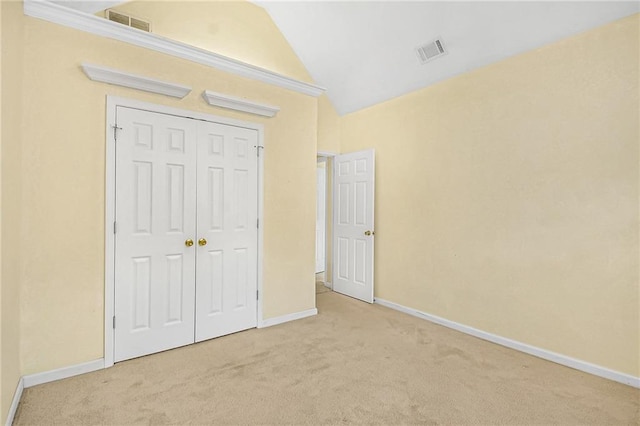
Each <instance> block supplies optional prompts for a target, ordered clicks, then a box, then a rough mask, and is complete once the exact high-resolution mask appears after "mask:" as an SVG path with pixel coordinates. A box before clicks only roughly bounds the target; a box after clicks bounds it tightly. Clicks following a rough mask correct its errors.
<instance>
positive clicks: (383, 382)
mask: <svg viewBox="0 0 640 426" xmlns="http://www.w3.org/2000/svg"><path fill="white" fill-rule="evenodd" d="M317 299H318V308H319V310H320V313H319V315H318V316H315V317H311V318H306V319H303V320H298V321H294V322H290V323H286V324H282V325H279V326H274V327H270V328H265V329H253V330H249V331H246V332H242V333H237V334H234V335H230V336H226V337H221V338H218V339H214V340H210V341H207V342H204V343H200V344H196V345H191V346H187V347H184V348H180V349H175V350H172V351H167V352H163V353H159V354H155V355H151V356H147V357H143V358H139V359H135V360H131V361H127V362H122V363H119V364H117V365H115V366H114V367H113V368H110V369H107V370H101V371H97V372H94V373H90V374H85V375H82V376H77V377H73V378H69V379H66V380H61V381H58V382H53V383H48V384H45V385H40V386H36V387H33V388H29V389H26V390H25V392H24V394H23V397H22V401H21V403H20V406H19V409H18V413H17V417H16V419H15V422H14V424H15V425H35V424H38V425H49V424H65V425H66V424H83V425H93V424H114V425H115V424H117V425H124V424H203V425H204V424H296V425H299V424H348V423H369V424H455V425H462V424H562V425H569V424H593V425H622V424H635V425H637V424H638V422H639V421H640V418H639V406H640V401H639V399H640V391H638V390H637V389H633V388H631V387H628V386H625V385H621V384H618V383H614V382H611V381H608V380H604V379H601V378H597V377H594V376H591V375H589V374H585V373H582V372H579V371H576V370H572V369H570V368H566V367H562V366H560V365H557V364H553V363H551V362H547V361H544V360H541V359H538V358H535V357H532V356H528V355H525V354H522V353H519V352H516V351H513V350H510V349H506V348H503V347H501V346H498V345H494V344H491V343H488V342H485V341H482V340H479V339H476V338H473V337H470V336H467V335H464V334H461V333H458V332H455V331H452V330H449V329H446V328H444V327H440V326H437V325H434V324H431V323H429V322H427V321H424V320H420V319H417V318H414V317H411V316H408V315H404V314H402V313H399V312H395V311H393V310H390V309H387V308H384V307H382V306H378V305H368V304H366V303H363V302H359V301H356V300H353V299H350V298H348V297H344V296H341V295H339V294H336V293H333V292H324V293H321V294H319V295H318V296H317Z"/></svg>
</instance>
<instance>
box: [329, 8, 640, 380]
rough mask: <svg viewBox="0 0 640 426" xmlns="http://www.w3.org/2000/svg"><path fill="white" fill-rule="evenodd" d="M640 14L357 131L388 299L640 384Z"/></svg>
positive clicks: (479, 74)
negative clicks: (371, 153)
mask: <svg viewBox="0 0 640 426" xmlns="http://www.w3.org/2000/svg"><path fill="white" fill-rule="evenodd" d="M638 24H639V17H638V15H635V16H632V17H629V18H626V19H623V20H621V21H618V22H615V23H612V24H610V25H606V26H604V27H601V28H598V29H595V30H592V31H589V32H587V33H585V34H582V35H579V36H576V37H572V38H569V39H566V40H563V41H560V42H557V43H554V44H551V45H549V46H546V47H543V48H540V49H537V50H535V51H531V52H528V53H525V54H522V55H519V56H516V57H513V58H510V59H507V60H505V61H502V62H499V63H496V64H494V65H491V66H488V67H485V68H482V69H480V70H477V71H474V72H471V73H468V74H464V75H462V76H459V77H456V78H453V79H450V80H447V81H445V82H442V83H440V84H437V85H435V86H432V87H430V88H427V89H424V90H421V91H418V92H415V93H412V94H409V95H406V96H403V97H400V98H398V99H395V100H391V101H388V102H385V103H383V104H380V105H377V106H374V107H371V108H368V109H366V110H363V111H361V112H357V113H354V114H351V115H348V116H346V117H343V118H342V135H341V144H342V151H343V152H348V151H355V150H359V149H364V148H371V147H372V148H375V149H376V162H377V163H376V185H377V187H376V211H375V215H376V267H375V276H376V284H375V285H376V290H375V292H376V297H380V298H383V299H388V300H390V301H393V302H396V303H400V304H402V305H405V306H409V307H412V308H415V309H418V310H421V311H424V312H428V313H430V314H434V315H438V316H441V317H444V318H447V319H449V320H453V321H457V322H459V323H462V324H466V325H469V326H472V327H475V328H478V329H481V330H485V331H488V332H491V333H495V334H497V335H500V336H504V337H508V338H511V339H515V340H518V341H521V342H525V343H528V344H531V345H534V346H537V347H540V348H544V349H547V350H551V351H554V352H558V353H561V354H564V355H567V356H570V357H574V358H577V359H581V360H584V361H588V362H591V363H594V364H597V365H600V366H604V367H608V368H610V369H613V370H617V371H620V372H623V373H628V374H631V375H634V376H638V375H640V365H639V359H640V358H639V353H638V351H639V347H640V341H639V337H638V324H639V317H638V309H639V298H638V292H639V284H638V283H639V277H638V259H639V249H638V235H639V232H638V231H639V230H638V218H639V215H638V191H639V187H638V186H639V185H638V169H639V162H638V147H639V138H640V135H639V130H638V102H639V99H638V90H639V88H638V75H639V74H638V72H639V70H638V64H639V57H638V55H639V45H638V44H639V37H638V36H639V34H638V26H639V25H638Z"/></svg>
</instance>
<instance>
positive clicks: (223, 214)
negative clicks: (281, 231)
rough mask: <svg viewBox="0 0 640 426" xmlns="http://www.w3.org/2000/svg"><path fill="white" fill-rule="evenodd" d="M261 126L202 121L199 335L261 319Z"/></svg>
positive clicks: (232, 330) (235, 328) (234, 329)
mask: <svg viewBox="0 0 640 426" xmlns="http://www.w3.org/2000/svg"><path fill="white" fill-rule="evenodd" d="M257 145H258V132H257V131H256V130H250V129H245V128H241V127H235V126H228V125H222V124H216V123H209V122H200V123H199V124H198V154H197V158H198V159H197V174H198V177H197V182H198V183H197V186H198V193H197V212H198V214H197V216H198V218H197V228H198V244H202V245H199V246H198V251H197V265H198V267H197V272H196V274H197V276H196V283H197V284H196V341H201V340H206V339H210V338H213V337H217V336H222V335H225V334H230V333H235V332H237V331H241V330H246V329H248V328H253V327H255V326H256V325H257V262H258V260H257V252H258V249H257V241H258V223H257V220H258V192H257V191H258V175H257V173H258V162H257V158H258V157H257V150H258V148H257Z"/></svg>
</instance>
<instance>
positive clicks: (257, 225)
mask: <svg viewBox="0 0 640 426" xmlns="http://www.w3.org/2000/svg"><path fill="white" fill-rule="evenodd" d="M256 228H260V219H256Z"/></svg>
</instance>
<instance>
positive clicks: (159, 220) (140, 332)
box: [114, 107, 197, 361]
mask: <svg viewBox="0 0 640 426" xmlns="http://www.w3.org/2000/svg"><path fill="white" fill-rule="evenodd" d="M117 123H118V126H119V127H120V128H121V129H120V130H118V134H117V136H118V140H117V142H116V228H117V231H116V234H115V249H116V250H115V253H116V254H115V321H116V328H115V354H114V355H115V361H122V360H124V359H129V358H133V357H137V356H142V355H146V354H150V353H153V352H159V351H162V350H166V349H170V348H174V347H178V346H182V345H186V344H189V343H193V339H194V296H195V294H194V293H195V255H196V248H197V245H194V246H192V247H188V246H186V245H185V241H186V240H189V239H195V237H196V234H195V231H196V214H195V205H196V198H195V197H196V181H195V177H196V174H195V167H196V164H195V159H196V151H195V150H196V143H195V141H196V137H197V132H196V129H197V127H196V126H197V122H196V121H194V120H189V119H185V118H178V117H174V116H170V115H164V114H158V113H150V112H145V111H140V110H135V109H129V108H124V107H118V109H117Z"/></svg>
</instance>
